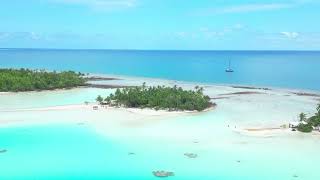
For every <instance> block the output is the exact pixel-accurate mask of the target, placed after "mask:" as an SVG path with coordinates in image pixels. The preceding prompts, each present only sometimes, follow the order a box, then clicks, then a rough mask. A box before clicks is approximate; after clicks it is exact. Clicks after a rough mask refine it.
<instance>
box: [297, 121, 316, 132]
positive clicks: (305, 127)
mask: <svg viewBox="0 0 320 180" xmlns="http://www.w3.org/2000/svg"><path fill="white" fill-rule="evenodd" d="M312 130H313V127H312V125H311V124H302V123H301V124H299V126H298V131H300V132H304V133H309V132H312Z"/></svg>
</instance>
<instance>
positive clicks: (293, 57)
mask: <svg viewBox="0 0 320 180" xmlns="http://www.w3.org/2000/svg"><path fill="white" fill-rule="evenodd" d="M229 60H230V61H231V67H232V68H233V69H234V71H235V72H234V73H226V72H225V69H226V68H227V67H228V62H229ZM0 67H1V68H22V67H23V68H37V69H39V68H40V69H48V70H75V71H81V72H90V73H103V74H115V75H129V76H142V77H154V78H164V79H172V80H181V81H192V82H203V83H216V84H241V85H252V86H267V87H280V88H296V89H310V90H320V78H319V77H320V51H138V50H50V49H0Z"/></svg>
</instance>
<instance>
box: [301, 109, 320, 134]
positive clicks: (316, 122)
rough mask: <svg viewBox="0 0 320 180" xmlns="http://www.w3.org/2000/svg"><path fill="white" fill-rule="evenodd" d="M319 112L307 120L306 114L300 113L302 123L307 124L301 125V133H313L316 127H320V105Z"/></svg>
mask: <svg viewBox="0 0 320 180" xmlns="http://www.w3.org/2000/svg"><path fill="white" fill-rule="evenodd" d="M316 109H317V112H316V113H315V115H314V116H311V117H310V118H307V116H306V114H305V113H300V115H299V119H300V121H301V122H302V121H304V122H306V124H303V123H300V124H299V126H298V131H301V132H306V133H307V132H311V131H312V130H313V128H314V127H319V126H320V104H318V106H317V108H316Z"/></svg>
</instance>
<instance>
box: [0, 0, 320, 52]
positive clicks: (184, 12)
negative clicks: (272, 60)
mask: <svg viewBox="0 0 320 180" xmlns="http://www.w3.org/2000/svg"><path fill="white" fill-rule="evenodd" d="M0 3H1V5H0V48H68V49H69V48H72V49H78V48H81V49H184V50H189V49H193V50H320V23H319V19H320V10H319V9H320V1H318V0H277V1H275V0H268V1H267V0H1V2H0Z"/></svg>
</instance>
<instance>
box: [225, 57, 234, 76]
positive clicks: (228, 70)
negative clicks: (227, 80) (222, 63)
mask: <svg viewBox="0 0 320 180" xmlns="http://www.w3.org/2000/svg"><path fill="white" fill-rule="evenodd" d="M226 72H227V73H232V72H234V71H233V69H231V62H230V60H229V67H228V68H227V69H226Z"/></svg>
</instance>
